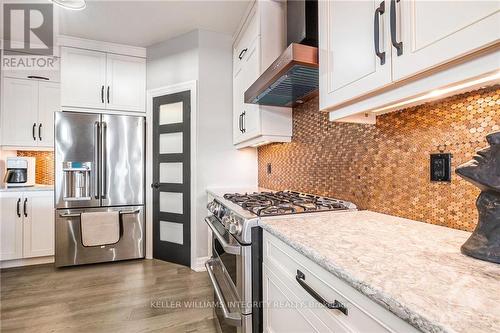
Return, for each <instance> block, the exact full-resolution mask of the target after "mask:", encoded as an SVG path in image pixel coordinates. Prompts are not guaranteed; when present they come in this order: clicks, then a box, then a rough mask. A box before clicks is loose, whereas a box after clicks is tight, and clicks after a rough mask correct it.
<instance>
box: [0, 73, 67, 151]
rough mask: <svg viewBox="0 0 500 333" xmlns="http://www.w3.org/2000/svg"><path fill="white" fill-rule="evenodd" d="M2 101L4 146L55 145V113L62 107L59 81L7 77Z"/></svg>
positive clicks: (44, 146)
mask: <svg viewBox="0 0 500 333" xmlns="http://www.w3.org/2000/svg"><path fill="white" fill-rule="evenodd" d="M2 103H3V107H2V130H1V133H2V145H3V146H4V147H13V148H15V147H19V148H21V147H23V148H35V149H37V148H40V149H45V148H49V149H51V148H53V147H54V112H56V111H58V110H60V90H59V83H56V82H50V81H45V80H27V79H16V78H9V77H6V78H4V86H3V95H2Z"/></svg>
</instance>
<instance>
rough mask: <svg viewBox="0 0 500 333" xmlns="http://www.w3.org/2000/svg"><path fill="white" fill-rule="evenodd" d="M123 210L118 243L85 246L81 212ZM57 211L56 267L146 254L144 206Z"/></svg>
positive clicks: (141, 256)
mask: <svg viewBox="0 0 500 333" xmlns="http://www.w3.org/2000/svg"><path fill="white" fill-rule="evenodd" d="M106 211H119V212H120V238H119V240H118V242H117V243H115V244H110V245H101V246H88V247H87V246H83V244H82V234H81V225H80V214H81V213H84V212H106ZM55 213H56V217H55V220H56V253H55V262H56V267H62V266H73V265H82V264H92V263H99V262H108V261H118V260H126V259H137V258H144V254H145V233H146V229H145V222H144V206H124V207H102V208H86V209H58V210H56V211H55Z"/></svg>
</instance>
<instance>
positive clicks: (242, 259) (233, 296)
mask: <svg viewBox="0 0 500 333" xmlns="http://www.w3.org/2000/svg"><path fill="white" fill-rule="evenodd" d="M205 222H206V223H207V224H208V226H209V227H210V229H211V230H212V238H213V239H212V240H213V242H212V244H213V247H212V259H211V260H209V261H208V262H207V263H206V264H205V266H206V268H207V272H208V275H209V277H210V280H211V282H212V285H213V287H214V291H215V301H216V302H217V303H218V304H217V306H216V308H215V312H216V315H217V317H218V321H219V324H220V326H221V329H222V331H223V332H251V322H252V320H251V317H252V315H251V311H252V309H251V300H252V281H251V247H250V246H248V245H241V244H240V243H238V241H237V240H236V239H235V238H234V237H233V236H232V235H231V234H229V233H228V232H227V231H226V230H225V228H224V227H223V226H222V224H221V223H220V222H219V220H218V219H217V218H216V217H215V216H210V217H207V218H206V219H205Z"/></svg>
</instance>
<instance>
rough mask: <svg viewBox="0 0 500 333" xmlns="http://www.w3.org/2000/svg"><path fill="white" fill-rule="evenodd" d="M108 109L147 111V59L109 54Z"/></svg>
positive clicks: (107, 77)
mask: <svg viewBox="0 0 500 333" xmlns="http://www.w3.org/2000/svg"><path fill="white" fill-rule="evenodd" d="M106 81H107V86H106V102H107V106H106V108H107V109H113V110H125V111H138V112H145V108H146V60H145V59H143V58H137V57H128V56H122V55H116V54H108V55H107V71H106Z"/></svg>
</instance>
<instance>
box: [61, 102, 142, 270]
mask: <svg viewBox="0 0 500 333" xmlns="http://www.w3.org/2000/svg"><path fill="white" fill-rule="evenodd" d="M144 165H145V118H144V117H136V116H122V115H109V114H94V113H77V112H56V114H55V223H56V228H55V229H56V244H55V245H56V251H55V262H56V266H57V267H61V266H71V265H80V264H88V263H97V262H106V261H115V260H124V259H134V258H143V257H144V253H145V252H144V251H145V223H144V182H145V172H144ZM110 211H117V212H119V224H120V238H119V240H118V242H116V243H114V244H105V245H99V246H84V245H83V243H82V233H81V214H82V213H86V212H110ZM96 223H98V221H96Z"/></svg>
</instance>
